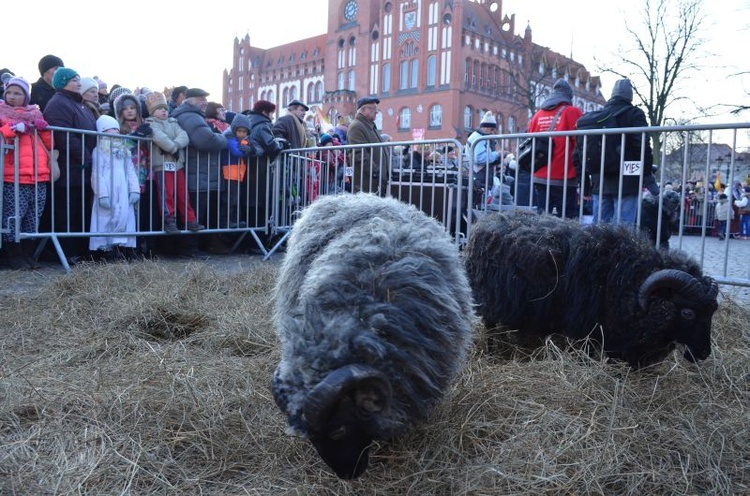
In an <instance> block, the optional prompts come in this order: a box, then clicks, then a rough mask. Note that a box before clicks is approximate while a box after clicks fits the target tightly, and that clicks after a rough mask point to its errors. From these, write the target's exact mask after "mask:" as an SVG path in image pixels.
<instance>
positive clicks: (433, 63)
mask: <svg viewBox="0 0 750 496" xmlns="http://www.w3.org/2000/svg"><path fill="white" fill-rule="evenodd" d="M436 73H437V58H436V57H435V56H434V55H430V56H429V57H427V86H435V78H436Z"/></svg>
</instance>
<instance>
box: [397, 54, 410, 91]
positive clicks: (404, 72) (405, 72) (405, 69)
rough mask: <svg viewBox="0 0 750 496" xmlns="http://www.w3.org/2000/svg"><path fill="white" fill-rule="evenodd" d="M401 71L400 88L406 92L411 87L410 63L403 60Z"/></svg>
mask: <svg viewBox="0 0 750 496" xmlns="http://www.w3.org/2000/svg"><path fill="white" fill-rule="evenodd" d="M399 69H400V70H399V78H398V81H399V83H398V87H399V89H402V90H405V89H406V88H408V87H409V62H408V61H406V60H402V61H401V64H400V66H399Z"/></svg>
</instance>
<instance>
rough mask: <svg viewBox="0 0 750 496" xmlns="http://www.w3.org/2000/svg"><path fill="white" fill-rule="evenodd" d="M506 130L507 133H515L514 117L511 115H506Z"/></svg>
mask: <svg viewBox="0 0 750 496" xmlns="http://www.w3.org/2000/svg"><path fill="white" fill-rule="evenodd" d="M508 132H509V133H515V132H516V118H515V117H513V116H512V115H511V116H510V117H508Z"/></svg>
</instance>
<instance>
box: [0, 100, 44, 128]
mask: <svg viewBox="0 0 750 496" xmlns="http://www.w3.org/2000/svg"><path fill="white" fill-rule="evenodd" d="M0 121H2V122H5V123H8V124H10V125H11V126H14V125H16V124H18V123H19V122H23V123H24V124H26V128H27V129H26V132H27V133H29V132H31V131H32V129H31V128H36V129H38V130H39V131H42V130H44V129H47V121H45V120H44V116H42V112H41V111H40V110H39V106H38V105H26V106H25V107H11V106H10V105H8V104H7V103H5V102H4V101H2V100H0Z"/></svg>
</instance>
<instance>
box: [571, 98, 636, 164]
mask: <svg viewBox="0 0 750 496" xmlns="http://www.w3.org/2000/svg"><path fill="white" fill-rule="evenodd" d="M628 110H630V107H623V108H621V109H619V110H617V111H615V112H612V111H611V110H609V109H607V108H603V109H601V110H594V111H591V112H586V113H585V114H583V115H582V116H581V117H580V118H579V119H578V121H577V122H576V129H578V130H586V129H613V128H618V127H623V126H621V125H619V124H618V123H617V117H618V116H619V115H620V114H622V113H624V112H626V111H628ZM604 136H605V135H603V134H589V135H586V136H585V137H584V136H579V137H578V138H577V141H578V143H580V144H581V146H583V144H584V141H585V144H586V163H585V165H586V171H587V172H588V173H593V174H596V173H598V172H599V171H600V170H601V162H602V138H603V137H604ZM584 138H585V139H584ZM626 139H627V137H626ZM605 141H606V144H605V147H606V149H605V150H604V171H603V172H604V175H605V176H613V175H619V174H620V151H621V149H622V146H621V145H622V135H620V134H607V135H606V140H605ZM581 158H583V154H582V155H581Z"/></svg>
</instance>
